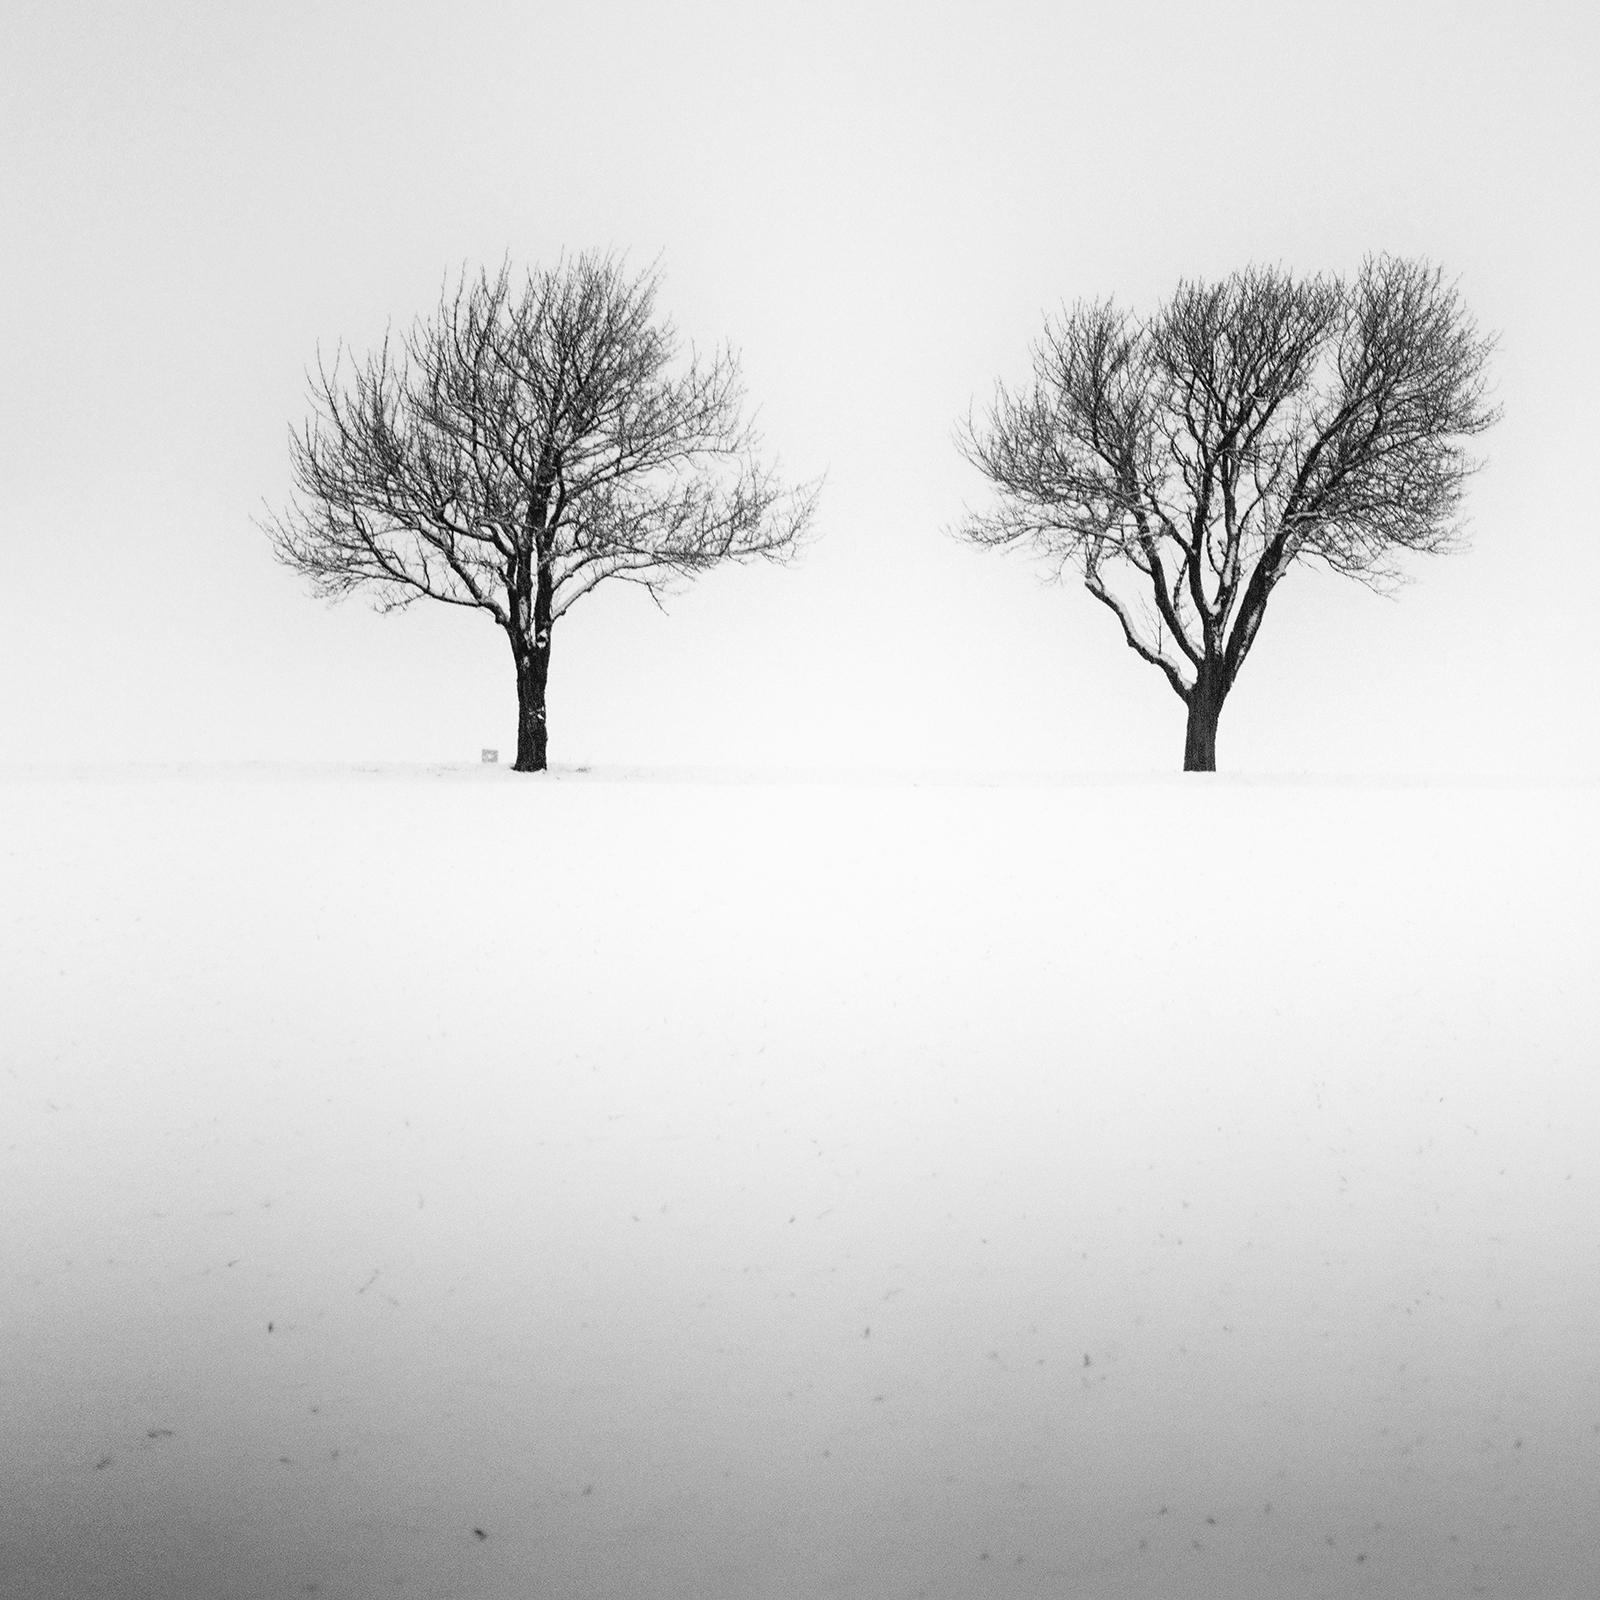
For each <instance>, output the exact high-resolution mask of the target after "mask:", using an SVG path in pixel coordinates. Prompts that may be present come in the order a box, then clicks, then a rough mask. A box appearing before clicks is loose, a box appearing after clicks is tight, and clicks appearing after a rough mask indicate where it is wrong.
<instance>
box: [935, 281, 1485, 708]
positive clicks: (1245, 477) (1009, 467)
mask: <svg viewBox="0 0 1600 1600" xmlns="http://www.w3.org/2000/svg"><path fill="white" fill-rule="evenodd" d="M1493 343H1494V341H1493V340H1492V339H1490V338H1488V337H1485V336H1484V335H1482V334H1480V333H1479V332H1478V330H1477V328H1476V327H1475V325H1474V324H1473V322H1472V319H1471V318H1470V317H1469V316H1468V314H1467V312H1466V310H1465V308H1464V307H1463V305H1462V303H1461V300H1460V297H1459V294H1458V292H1457V290H1456V288H1455V287H1454V286H1453V285H1450V284H1447V283H1445V282H1444V280H1443V277H1442V275H1441V273H1440V271H1439V269H1437V268H1436V267H1432V266H1430V265H1428V264H1426V263H1422V262H1413V261H1405V260H1400V259H1397V258H1394V257H1391V256H1376V257H1372V258H1369V259H1368V260H1367V261H1366V262H1365V263H1364V264H1363V266H1362V268H1361V269H1360V271H1359V272H1358V273H1357V274H1356V275H1355V276H1354V277H1353V278H1350V279H1343V278H1339V277H1334V276H1326V275H1318V276H1315V277H1311V278H1302V279H1297V278H1295V277H1293V276H1292V275H1291V274H1289V273H1287V272H1285V271H1282V270H1279V269H1276V268H1249V269H1247V270H1245V271H1242V272H1238V273H1235V274H1233V275H1232V276H1231V277H1229V278H1228V279H1226V280H1225V281H1223V282H1221V283H1215V284H1208V283H1200V282H1193V283H1191V282H1185V283H1181V284H1180V285H1179V286H1178V288H1177V290H1176V291H1175V292H1174V293H1173V294H1172V296H1171V297H1170V298H1169V299H1168V300H1167V301H1166V302H1165V303H1164V304H1163V305H1162V306H1160V307H1159V308H1158V309H1157V310H1156V312H1155V313H1154V314H1153V315H1151V316H1149V317H1147V318H1142V319H1141V318H1136V317H1134V316H1132V315H1130V314H1129V313H1128V312H1126V311H1124V310H1122V309H1120V308H1119V307H1117V306H1116V305H1114V304H1113V303H1111V302H1110V301H1100V302H1080V303H1079V304H1077V305H1076V306H1073V307H1070V308H1068V309H1066V310H1065V311H1064V312H1063V314H1062V315H1061V316H1060V317H1058V318H1053V319H1050V320H1048V321H1047V324H1046V328H1045V332H1044V336H1043V338H1042V339H1041V340H1040V341H1039V342H1038V343H1037V344H1036V346H1035V347H1034V351H1033V379H1032V382H1031V384H1029V385H1026V386H1024V387H1022V388H1019V389H1015V390H1013V389H1009V388H1007V387H1006V386H1004V385H1000V386H999V387H997V390H996V394H995V398H994V401H993V403H992V405H991V407H990V409H989V412H988V415H987V417H986V418H985V419H984V420H983V422H982V423H981V424H980V423H976V422H974V421H973V420H972V419H971V418H969V419H968V422H967V424H966V426H965V428H964V430H962V431H961V433H960V435H959V444H960V446H961V448H962V450H963V453H964V454H965V455H966V456H967V458H968V459H969V460H970V461H971V462H972V463H973V464H974V465H976V466H977V467H978V468H979V469H980V470H981V471H982V472H983V473H984V474H985V476H987V477H988V478H989V480H990V481H991V482H992V483H993V484H994V486H995V487H996V488H997V489H998V490H999V491H1000V495H999V504H998V506H997V507H996V508H995V509H993V510H991V511H987V512H984V513H981V514H979V515H975V516H972V517H969V518H968V520H967V521H966V522H965V524H964V525H963V526H962V528H961V530H960V531H961V533H962V534H963V535H964V536H965V537H966V538H968V539H970V540H972V541H974V542H976V543H978V544H983V545H991V546H1005V545H1022V546H1025V547H1029V548H1032V549H1034V550H1036V551H1038V552H1040V553H1042V554H1044V555H1046V556H1048V557H1049V558H1050V559H1051V560H1052V561H1053V562H1054V563H1055V564H1056V565H1057V567H1058V568H1059V567H1062V566H1065V565H1068V564H1071V565H1073V566H1075V567H1077V568H1078V569H1079V570H1081V572H1082V574H1083V577H1084V581H1085V584H1086V585H1087V587H1088V588H1089V590H1090V592H1091V593H1093V594H1094V595H1095V596H1096V598H1097V599H1100V600H1102V601H1103V602H1104V603H1105V604H1107V605H1108V606H1110V607H1111V609H1112V610H1113V611H1115V612H1116V614H1117V616H1118V618H1119V620H1120V621H1121V623H1122V626H1123V630H1124V635H1125V637H1126V638H1127V641H1128V643H1129V644H1130V645H1131V646H1132V647H1133V648H1134V649H1135V650H1137V651H1138V652H1139V653H1140V654H1141V655H1142V656H1144V657H1145V658H1146V659H1147V660H1149V661H1151V662H1153V663H1155V664H1156V665H1158V666H1160V667H1161V668H1162V670H1163V671H1164V672H1165V673H1166V675H1167V677H1168V679H1169V681H1170V682H1171V683H1172V686H1173V687H1174V688H1175V689H1176V690H1177V692H1178V693H1179V694H1180V695H1182V696H1184V697H1185V698H1187V697H1188V696H1189V695H1190V694H1191V693H1192V692H1193V690H1194V687H1195V684H1196V682H1197V681H1198V679H1199V678H1200V676H1201V675H1202V674H1203V673H1209V674H1210V675H1211V676H1212V678H1213V679H1214V680H1215V681H1216V682H1218V683H1220V685H1221V687H1222V688H1223V689H1224V690H1225V689H1226V687H1227V686H1228V685H1230V684H1231V683H1232V681H1233V678H1234V676H1235V675H1236V674H1237V672H1238V670H1239V667H1240V665H1241V664H1242V662H1243V659H1244V656H1245V654H1246V653H1247V652H1248V650H1249V648H1250V644H1251V642H1252V641H1253V640H1254V637H1255V633H1256V630H1257V629H1258V628H1259V626H1260V621H1261V615H1262V612H1263V610H1264V607H1265V604H1266V600H1267V597H1268V596H1269V594H1270V593H1271V590H1272V588H1273V587H1274V586H1275V585H1276V584H1277V583H1278V581H1279V580H1280V579H1281V578H1282V577H1283V575H1284V573H1285V572H1286V571H1287V569H1288V567H1289V566H1290V565H1291V564H1292V563H1293V562H1294V561H1296V560H1304V559H1308V558H1312V557H1315V558H1317V559H1320V560H1321V561H1323V562H1325V563H1326V564H1327V565H1328V566H1329V567H1331V568H1333V569H1334V570H1335V571H1338V572H1342V573H1346V574H1348V575H1350V576H1353V577H1356V578H1359V579H1361V580H1362V581H1364V582H1367V583H1369V584H1372V585H1374V586H1377V587H1382V586H1385V585H1388V584H1390V583H1393V582H1395V581H1397V580H1398V578H1399V576H1400V567H1399V565H1398V560H1397V558H1398V556H1399V554H1400V553H1401V552H1403V551H1409V550H1423V551H1437V550H1443V549H1448V548H1450V547H1451V546H1452V545H1453V544H1455V543H1457V542H1458V540H1459V538H1460V536H1461V531H1462V530H1461V525H1460V522H1459V519H1458V513H1459V508H1460V502H1461V495H1462V489H1463V485H1464V483H1465V481H1466V479H1467V477H1468V476H1469V475H1470V473H1471V472H1472V471H1473V470H1474V468H1475V466H1476V462H1475V461H1474V460H1473V459H1472V458H1471V456H1470V455H1469V454H1468V449H1467V445H1468V441H1470V440H1471V439H1472V438H1473V437H1474V436H1476V435H1477V434H1479V433H1482V432H1483V431H1484V430H1485V429H1486V428H1488V427H1489V426H1490V425H1491V424H1492V423H1493V422H1494V420H1495V419H1496V416H1497V412H1496V410H1495V409H1494V407H1493V406H1492V405H1491V404H1490V403H1489V399H1488V384H1487V363H1488V358H1489V355H1490V353H1491V351H1492V349H1493Z"/></svg>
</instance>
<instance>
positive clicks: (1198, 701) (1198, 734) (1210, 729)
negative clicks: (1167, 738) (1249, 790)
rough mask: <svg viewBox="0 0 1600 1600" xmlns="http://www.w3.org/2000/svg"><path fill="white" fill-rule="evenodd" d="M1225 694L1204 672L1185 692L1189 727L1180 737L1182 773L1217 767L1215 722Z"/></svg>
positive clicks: (1220, 710) (1219, 714)
mask: <svg viewBox="0 0 1600 1600" xmlns="http://www.w3.org/2000/svg"><path fill="white" fill-rule="evenodd" d="M1226 694H1227V691H1226V690H1225V689H1221V688H1218V687H1217V685H1216V684H1215V683H1213V682H1212V681H1211V680H1210V678H1209V676H1208V675H1207V674H1204V673H1202V674H1201V677H1200V681H1199V682H1198V683H1196V684H1195V686H1194V688H1193V689H1191V690H1190V691H1189V726H1188V729H1187V730H1186V732H1185V734H1184V739H1183V770H1184V771H1185V772H1215V771H1216V770H1217V723H1218V721H1219V720H1220V719H1221V717H1222V702H1223V699H1224V698H1225V696H1226Z"/></svg>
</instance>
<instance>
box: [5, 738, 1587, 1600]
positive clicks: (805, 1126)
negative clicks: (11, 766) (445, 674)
mask: <svg viewBox="0 0 1600 1600" xmlns="http://www.w3.org/2000/svg"><path fill="white" fill-rule="evenodd" d="M1597 800H1600V792H1597V791H1596V790H1595V789H1594V788H1587V789H1586V788H1567V789H1535V788H1513V787H1479V788H1472V787H1430V786H1426V785H1412V786H1395V787H1387V788H1379V787H1359V786H1343V787H1341V786H1337V785H1320V786H1319V785H1310V784H1307V785H1296V784H1293V783H1287V782H1285V783H1253V784H1252V783H1243V782H1236V781H1229V780H1226V779H1222V780H1214V781H1213V780H1205V779H1199V780H1194V779H1191V780H1187V781H1184V780H1179V779H1177V778H1173V779H1170V780H1156V779H1152V780H1145V781H1141V782H1134V781H1130V782H1125V783H1113V782H1106V783H1101V784H1088V783H1085V784H1071V783H1056V784H1050V783H1034V784H1031V785H1030V784H1027V783H1007V784H999V785H990V786H980V785H966V786H963V785H960V784H955V783H925V784H920V785H912V784H908V783H899V784H894V783H889V782H857V783H846V782H823V781H818V782H811V783H804V782H787V783H775V782H759V781H747V782H730V781H723V782H709V781H698V780H696V779H695V778H694V777H693V775H680V776H679V777H677V778H675V779H674V778H671V777H669V776H663V775H656V776H651V775H648V774H632V775H626V774H603V773H595V774H589V775H583V774H578V773H566V774H556V775H554V776H551V777H547V778H543V779H524V778H519V777H517V776H515V775H514V774H511V773H510V772H508V771H505V770H504V769H461V770H437V771H428V770H421V769H416V770H409V771H372V772H358V771H344V772H334V771H322V772H318V771H301V772H294V771H290V770H279V771H272V770H263V771H250V770H249V769H239V770H236V771H231V772H230V771H223V770H214V771H209V772H208V771H204V770H196V771H187V772H186V771H181V770H168V771H164V772H162V771H157V772H149V773H144V774H137V773H123V774H117V773H115V772H103V773H99V774H94V773H86V772H85V773H78V774H55V775H51V774H46V773H38V772H34V773H12V774H11V775H9V776H7V777H3V778H0V974H3V979H4V995H5V998H4V1002H3V1012H0V1156H3V1161H0V1217H3V1219H4V1249H3V1253H0V1341H3V1362H0V1592H3V1593H4V1594H6V1595H7V1596H10V1595H15V1596H17V1597H19V1600H136V1597H137V1600H144V1597H149V1600H269V1597H271V1600H277V1597H297V1596H303V1595H311V1594H319V1595H323V1596H326V1597H329V1600H338V1597H351V1600H366V1597H369V1596H396V1597H407V1600H431V1597H445V1596H459V1597H462V1600H480V1597H481V1600H501V1597H504V1600H513V1597H516V1600H523V1597H528V1600H533V1597H554V1600H812V1597H818V1600H820V1597H840V1600H843V1597H860V1600H911V1597H913V1596H928V1597H941V1600H968V1597H985V1596H991V1595H992V1596H1017V1597H1022V1596H1027V1597H1033V1596H1053V1597H1054V1596H1059V1597H1070V1600H1079V1597H1084V1600H1123V1597H1139V1600H1172V1597H1186V1596H1196V1597H1213V1596H1216V1597H1230V1600H1255V1597H1262V1600H1269V1597H1270V1600H1278V1597H1285V1600H1287V1597H1295V1600H1299V1597H1307V1596H1310V1597H1321V1596H1327V1597H1343V1596H1367V1595H1371V1596H1395V1597H1405V1600H1431V1597H1445V1596H1450V1597H1454V1596H1472V1595H1477V1594H1483V1595H1491V1596H1499V1597H1504V1600H1534V1597H1537V1600H1564V1597H1572V1600H1578V1597H1580V1596H1582V1597H1584V1600H1589V1597H1592V1595H1593V1594H1594V1593H1595V1592H1596V1588H1595V1586H1596V1582H1597V1578H1596V1575H1597V1574H1600V1518H1597V1516H1596V1506H1597V1505H1600V1165H1597V1161H1596V1155H1595V1151H1596V1147H1597V1138H1596V1135H1597V1133H1600V1073H1597V1068H1600V986H1597V984H1596V982H1595V971H1596V968H1597V964H1600V843H1597V839H1596V829H1595V822H1596V819H1597V812H1600V807H1597Z"/></svg>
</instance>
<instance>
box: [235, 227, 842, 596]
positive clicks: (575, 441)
mask: <svg viewBox="0 0 1600 1600" xmlns="http://www.w3.org/2000/svg"><path fill="white" fill-rule="evenodd" d="M657 287H658V276H657V274H656V272H655V271H654V270H651V271H647V272H645V273H642V274H638V275H635V276H629V275H628V274H627V273H626V272H625V270H624V269H623V266H622V264H621V263H620V262H619V261H617V260H616V259H615V258H613V257H609V256H596V255H582V256H579V257H578V258H577V259H576V260H573V261H570V262H563V263H559V264H558V265H557V266H555V267H554V268H550V269H537V270H533V271H530V272H528V273H527V274H526V275H525V277H524V278H523V279H521V280H520V281H518V280H516V279H514V277H513V274H512V272H511V270H510V267H509V265H503V266H502V267H501V268H500V269H499V271H498V272H497V273H495V274H493V275H491V274H490V273H489V272H487V271H483V272H480V273H479V274H478V275H477V276H476V277H469V276H468V275H467V274H466V273H465V272H463V274H462V275H461V278H460V281H459V282H458V284H457V286H456V287H455V289H454V290H453V291H451V290H449V289H448V288H447V289H446V291H445V292H444V293H443V294H442V295H441V297H440V302H439V305H438V307H437V309H436V311H435V312H434V313H433V314H432V315H431V316H427V317H419V318H418V319H417V321H416V322H415V323H414V324H413V326H412V327H411V329H410V330H409V332H407V333H406V334H405V335H404V336H403V337H401V338H398V339H396V338H394V337H388V338H386V339H385V340H384V342H383V344H382V345H381V347H380V348H379V349H378V350H377V351H376V352H375V353H373V354H372V355H370V356H369V357H368V358H367V359H366V360H365V361H357V360H355V359H353V358H352V357H350V356H349V355H348V353H347V352H346V351H345V350H344V349H343V347H341V348H340V349H339V350H338V351H337V352H336V354H335V356H334V359H333V361H332V362H331V363H325V362H323V361H321V360H320V359H319V361H318V364H317V368H316V371H315V373H314V375H312V377H311V378H310V387H311V400H312V407H313V415H312V417H311V419H310V420H309V421H308V422H307V423H305V425H304V426H303V427H302V428H300V429H299V430H297V431H295V432H294V433H292V435H291V446H290V448H291V466H292V471H293V478H294V485H295V490H296V496H295V499H294V500H293V502H292V503H291V505H290V507H289V509H288V510H287V511H285V512H284V513H282V514H281V515H278V516H274V517H272V518H270V520H269V521H268V522H267V524H266V530H267V532H268V534H269V536H270V537H271V539H272V542H273V545H274V548H275V550H276V553H277V554H278V556H279V558H280V559H281V560H283V561H284V562H286V563H287V564H288V565H290V566H292V567H294V568H295V569H297V570H298V571H300V572H302V573H304V574H305V575H306V576H307V577H309V578H310V579H311V580H312V583H313V585H314V586H315V588H316V589H317V590H318V591H319V592H321V593H323V594H326V595H329V596H342V595H344V594H347V593H349V592H350V591H351V590H353V589H355V588H358V587H366V588H368V589H369V590H371V591H372V592H374V594H375V596H376V598H377V601H378V604H379V605H380V607H383V608H385V609H390V608H394V607H399V606H404V605H408V604H410V603H411V602H412V601H414V600H417V599H420V598H423V597H428V598H431V599H436V600H443V601H448V602H450V603H453V604H458V605H465V606H473V607H479V608H482V609H484V610H487V611H489V612H491V613H492V614H493V615H494V616H495V618H496V620H497V621H499V622H500V623H501V624H502V625H504V626H507V627H510V628H518V627H523V628H526V627H528V626H530V625H532V615H531V611H530V609H529V606H528V597H529V595H530V594H531V593H532V592H534V591H535V590H536V589H537V587H538V584H539V581H540V580H541V579H542V581H543V583H544V585H545V586H546V589H547V603H548V608H549V616H548V617H546V618H543V619H541V620H542V621H543V623H544V624H545V625H547V624H548V621H549V620H552V619H553V618H554V617H558V616H560V615H561V614H562V613H563V612H564V611H566V610H567V608H568V607H569V606H571V605H572V604H573V602H574V601H576V600H577V599H578V598H579V597H580V596H582V595H584V594H586V593H588V592H589V591H590V590H591V589H593V588H594V587H595V585H596V584H598V583H599V582H601V581H602V580H603V579H606V578H610V577H621V578H625V579H629V580H631V581H634V582H638V583H642V584H644V585H645V586H646V587H648V588H649V589H650V591H651V593H652V594H653V595H657V596H658V595H659V591H660V589H661V587H662V586H663V584H665V583H666V582H668V581H669V580H671V579H672V578H673V577H675V576H682V575H685V574H692V573H695V572H698V571H700V570H703V569H704V568H706V567H709V566H712V565H714V564H716V563H717V562H719V561H724V560H730V559H733V560H738V559H743V558H748V557H752V556H763V557H768V558H780V557H783V556H785V555H787V554H789V553H791V552H792V551H793V550H794V549H795V548H796V546H797V544H798V543H799V541H800V540H801V538H802V537H803V535H804V534H805V532H806V531H807V529H808V526H809V524H810V521H811V517H812V513H813V510H814V504H815V489H814V487H808V488H804V489H802V490H800V491H798V492H796V493H786V492H785V491H784V490H783V489H782V487H781V486H780V484H779V482H778V478H777V473H776V469H775V468H774V467H773V466H771V465H768V464H766V463H764V462H763V461H762V460H761V459H760V446H759V440H758V439H757V437H756V435H755V432H754V430H753V428H752V427H751V426H749V425H748V424H747V423H745V422H744V421H743V420H742V419H741V411H742V408H743V401H744V394H743V390H742V386H741V383H740V377H739V364H738V359H737V356H736V355H735V354H734V352H733V351H732V350H731V349H729V348H727V347H723V348H720V349H718V350H716V351H714V352H713V353H712V354H711V355H709V356H705V357H702V356H700V355H699V354H697V353H695V352H693V351H691V352H690V353H689V354H688V356H687V358H686V359H682V358H681V352H680V347H679V340H678V337H677V334H676V332H675V330H674V329H673V327H672V325H671V323H670V322H667V321H665V320H663V319H661V318H659V317H658V316H657V315H656V309H655V303H656V294H657Z"/></svg>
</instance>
